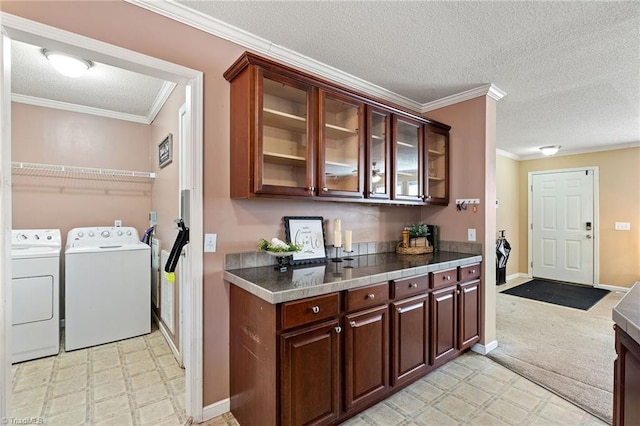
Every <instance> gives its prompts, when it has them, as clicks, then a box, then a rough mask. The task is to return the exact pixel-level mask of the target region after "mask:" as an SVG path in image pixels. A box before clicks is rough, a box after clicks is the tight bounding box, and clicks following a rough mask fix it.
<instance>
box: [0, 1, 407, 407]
mask: <svg viewBox="0 0 640 426" xmlns="http://www.w3.org/2000/svg"><path fill="white" fill-rule="evenodd" d="M0 8H1V9H2V10H3V11H5V12H8V13H11V14H14V15H19V16H22V17H25V18H27V19H32V20H35V21H38V22H42V23H45V24H48V25H52V26H55V27H58V28H62V29H65V30H68V31H72V32H75V33H79V34H82V35H85V36H88V37H92V38H94V39H98V40H101V41H105V42H108V43H112V44H115V45H118V46H122V47H125V48H128V49H132V50H136V51H139V52H142V53H144V54H147V55H150V56H154V57H157V58H161V59H164V60H167V61H170V62H174V63H177V64H180V65H184V66H187V67H190V68H194V69H197V70H200V71H203V72H204V75H205V82H204V83H205V84H204V86H205V93H204V112H205V117H204V182H205V187H204V231H205V232H211V233H217V234H218V251H217V252H216V253H207V254H205V257H204V317H205V318H204V404H205V405H209V404H212V403H214V402H217V401H219V400H222V399H224V398H227V397H228V396H229V359H228V357H229V334H228V329H229V323H228V314H229V312H228V285H226V284H225V283H224V281H223V279H222V271H223V260H224V255H225V253H233V252H239V251H248V250H252V249H254V248H255V246H256V243H257V240H258V238H261V237H269V238H270V237H272V236H280V237H283V236H284V230H283V225H282V216H285V215H307V216H312V215H313V216H316V215H320V216H324V217H325V218H327V219H334V218H338V217H339V218H341V219H342V227H343V229H353V239H354V242H361V241H379V240H391V239H395V238H399V233H400V230H401V228H402V227H403V226H405V225H406V224H408V223H413V222H416V221H418V220H419V219H420V209H419V208H406V207H399V208H398V207H374V206H359V205H352V204H342V203H341V204H338V203H327V202H287V201H268V200H264V201H262V200H231V199H230V198H229V175H230V173H231V171H230V170H229V84H228V82H227V81H226V80H224V78H223V77H222V74H223V72H224V71H225V70H226V69H227V68H228V67H229V66H230V65H231V64H232V63H233V62H234V61H235V60H236V59H237V58H238V57H239V56H240V54H241V53H242V52H243V51H244V50H245V49H244V48H242V47H240V46H237V45H235V44H233V43H230V42H227V41H224V40H222V39H219V38H217V37H215V36H211V35H208V34H205V33H203V32H201V31H198V30H195V29H193V28H189V27H187V26H185V25H182V24H180V23H177V22H175V21H172V20H170V19H167V18H164V17H162V16H160V15H157V14H154V13H152V12H149V11H146V10H143V9H141V8H138V7H136V6H133V5H131V4H127V3H124V2H82V1H78V2H73V1H70V2H66V1H63V2H55V1H52V2H37V3H33V2H6V1H3V2H2V3H1V4H0ZM114 25H117V31H114ZM147 153H148V151H147ZM145 155H146V158H148V155H147V154H145ZM148 210H149V207H148V206H147V207H145V208H144V209H143V211H144V212H145V213H144V217H143V218H142V222H143V224H146V223H147V216H146V212H147V211H148Z"/></svg>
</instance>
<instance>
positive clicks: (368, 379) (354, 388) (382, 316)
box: [344, 304, 389, 412]
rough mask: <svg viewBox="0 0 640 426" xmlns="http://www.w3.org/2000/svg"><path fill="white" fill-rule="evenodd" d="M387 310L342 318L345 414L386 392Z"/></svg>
mask: <svg viewBox="0 0 640 426" xmlns="http://www.w3.org/2000/svg"><path fill="white" fill-rule="evenodd" d="M388 312H389V309H388V306H387V305H386V304H385V305H382V306H379V307H377V308H373V309H369V310H366V311H363V312H358V313H354V314H348V315H347V316H346V317H345V333H344V341H345V344H344V353H345V359H344V365H345V374H344V388H345V411H347V412H348V411H350V410H352V409H353V408H354V407H356V406H361V405H365V404H366V403H367V402H371V401H374V400H377V399H380V398H381V397H382V396H383V395H384V394H385V393H386V392H387V390H388V388H389V320H388V317H389V314H388Z"/></svg>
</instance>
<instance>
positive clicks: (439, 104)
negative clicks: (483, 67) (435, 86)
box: [420, 84, 507, 113]
mask: <svg viewBox="0 0 640 426" xmlns="http://www.w3.org/2000/svg"><path fill="white" fill-rule="evenodd" d="M506 94H507V93H506V92H504V91H503V90H500V89H499V88H498V87H496V86H494V85H493V84H484V85H482V86H480V87H476V88H473V89H469V90H465V91H464V92H460V93H456V94H453V95H451V96H447V97H445V98H442V99H438V100H435V101H432V102H427V103H425V104H422V107H421V109H420V111H421V112H423V113H425V112H429V111H433V110H434V109H438V108H444V107H446V106H449V105H453V104H457V103H460V102H464V101H468V100H470V99H475V98H479V97H480V96H489V97H490V98H491V99H494V100H496V101H499V100H500V99H502V98H503V97H504V96H505V95H506Z"/></svg>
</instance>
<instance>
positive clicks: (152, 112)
mask: <svg viewBox="0 0 640 426" xmlns="http://www.w3.org/2000/svg"><path fill="white" fill-rule="evenodd" d="M176 86H177V84H176V83H172V82H170V81H164V82H163V83H162V87H161V88H160V91H159V92H158V95H157V96H156V99H155V100H154V101H153V105H151V108H150V109H149V113H148V114H147V121H148V123H149V124H150V123H153V120H155V119H156V116H157V115H158V113H159V112H160V110H161V109H162V107H163V106H164V103H165V102H167V99H169V96H171V92H173V89H175V88H176Z"/></svg>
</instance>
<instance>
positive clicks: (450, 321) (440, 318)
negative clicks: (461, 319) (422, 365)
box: [431, 286, 458, 365]
mask: <svg viewBox="0 0 640 426" xmlns="http://www.w3.org/2000/svg"><path fill="white" fill-rule="evenodd" d="M456 292H457V287H456V286H452V287H446V288H443V289H442V290H435V291H433V292H432V293H431V327H432V330H431V363H432V364H434V365H441V364H443V363H444V362H445V361H446V359H447V357H448V356H449V355H451V354H453V353H454V352H455V351H456V344H457V341H456V320H457V316H458V314H457V311H458V310H457V303H456Z"/></svg>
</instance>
